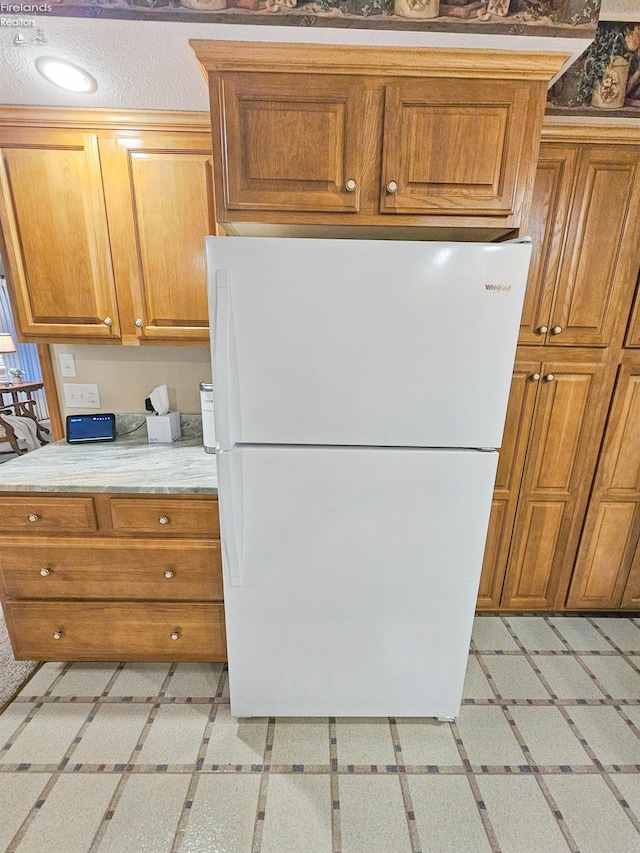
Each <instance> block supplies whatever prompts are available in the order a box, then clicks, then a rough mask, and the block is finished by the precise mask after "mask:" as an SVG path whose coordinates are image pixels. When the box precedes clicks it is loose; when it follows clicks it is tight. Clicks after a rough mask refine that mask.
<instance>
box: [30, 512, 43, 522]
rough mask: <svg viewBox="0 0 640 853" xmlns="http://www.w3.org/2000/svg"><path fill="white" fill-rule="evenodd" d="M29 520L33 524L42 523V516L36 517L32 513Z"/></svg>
mask: <svg viewBox="0 0 640 853" xmlns="http://www.w3.org/2000/svg"><path fill="white" fill-rule="evenodd" d="M27 518H28V519H29V521H30V522H31V523H32V524H35V523H36V521H40V516H39V515H36V514H35V512H30V513H29V515H28V516H27Z"/></svg>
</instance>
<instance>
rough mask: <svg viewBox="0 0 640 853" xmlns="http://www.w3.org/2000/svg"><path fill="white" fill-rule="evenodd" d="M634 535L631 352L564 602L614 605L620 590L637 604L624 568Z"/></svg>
mask: <svg viewBox="0 0 640 853" xmlns="http://www.w3.org/2000/svg"><path fill="white" fill-rule="evenodd" d="M639 537H640V356H639V355H637V354H635V353H634V354H633V355H628V356H625V357H624V359H623V363H622V365H621V367H620V371H619V375H618V381H617V384H616V393H615V395H614V399H613V404H612V408H611V414H610V416H609V423H608V427H607V432H606V434H605V438H604V442H603V447H602V453H601V456H600V462H599V464H598V471H597V475H596V480H595V483H594V488H593V493H592V496H591V501H590V503H589V510H588V512H587V518H586V522H585V526H584V531H583V534H582V538H581V541H580V549H579V551H578V557H577V560H576V567H575V571H574V574H573V578H572V581H571V587H570V590H569V597H568V599H567V606H568V607H576V608H581V609H582V608H584V609H599V608H611V607H619V606H620V604H621V601H622V599H623V595H624V598H625V601H624V603H623V606H626V607H637V606H638V599H639V598H640V574H635V575H634V576H633V578H632V577H631V575H630V571H631V567H632V563H633V560H634V555H635V553H636V549H637V545H638V539H639ZM636 562H637V561H636ZM627 577H629V584H628V590H625V585H627Z"/></svg>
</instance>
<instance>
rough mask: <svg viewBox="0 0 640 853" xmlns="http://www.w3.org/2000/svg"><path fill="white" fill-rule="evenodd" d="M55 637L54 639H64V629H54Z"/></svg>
mask: <svg viewBox="0 0 640 853" xmlns="http://www.w3.org/2000/svg"><path fill="white" fill-rule="evenodd" d="M53 639H54V640H60V639H62V631H54V632H53Z"/></svg>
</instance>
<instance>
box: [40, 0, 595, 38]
mask: <svg viewBox="0 0 640 853" xmlns="http://www.w3.org/2000/svg"><path fill="white" fill-rule="evenodd" d="M51 5H52V7H53V8H52V9H51V12H50V14H51V15H55V16H62V17H66V16H68V17H88V18H121V19H129V20H157V21H193V22H199V23H225V24H230V23H232V24H261V25H265V24H266V25H269V24H275V25H278V26H283V25H284V26H302V27H343V28H344V27H354V28H358V29H362V28H365V29H384V30H420V31H433V32H476V33H478V32H479V33H486V34H496V33H500V34H503V35H523V34H524V35H540V36H547V37H548V36H555V35H557V36H563V37H565V38H566V37H571V36H576V37H579V38H585V37H586V38H591V37H592V36H593V34H594V33H595V29H596V25H597V21H598V14H599V10H600V0H52V2H51Z"/></svg>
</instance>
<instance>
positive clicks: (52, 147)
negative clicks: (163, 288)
mask: <svg viewBox="0 0 640 853" xmlns="http://www.w3.org/2000/svg"><path fill="white" fill-rule="evenodd" d="M0 226H1V229H2V234H3V242H4V254H5V261H6V265H7V268H8V271H9V275H10V281H11V284H12V295H13V297H14V302H15V306H14V307H15V309H16V312H17V315H18V324H19V326H20V329H21V331H22V333H23V334H24V335H27V336H34V337H38V336H40V337H44V336H48V337H54V336H55V337H57V338H69V337H82V338H100V339H108V338H117V337H119V334H120V329H119V322H118V313H117V308H116V304H117V303H116V297H115V287H114V280H113V271H112V268H111V254H110V247H109V231H108V228H107V218H106V213H105V204H104V197H103V192H102V181H101V176H100V158H99V154H98V142H97V138H96V136H94V135H93V134H89V133H82V132H80V131H66V130H54V129H50V130H32V129H25V130H19V129H2V130H0Z"/></svg>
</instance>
